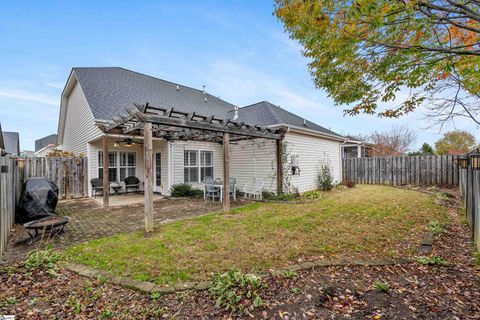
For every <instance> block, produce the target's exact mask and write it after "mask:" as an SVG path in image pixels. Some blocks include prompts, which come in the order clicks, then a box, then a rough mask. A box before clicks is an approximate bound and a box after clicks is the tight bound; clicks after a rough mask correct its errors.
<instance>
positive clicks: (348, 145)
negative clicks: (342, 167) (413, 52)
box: [342, 136, 374, 159]
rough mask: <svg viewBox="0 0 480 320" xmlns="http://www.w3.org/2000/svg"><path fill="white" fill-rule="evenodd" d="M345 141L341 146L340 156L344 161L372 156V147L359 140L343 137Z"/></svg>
mask: <svg viewBox="0 0 480 320" xmlns="http://www.w3.org/2000/svg"><path fill="white" fill-rule="evenodd" d="M345 137H346V138H347V141H346V142H345V143H343V144H342V156H343V158H344V159H351V158H368V157H371V156H372V155H373V149H374V145H373V144H371V143H368V142H365V141H362V140H361V139H359V138H356V137H352V136H345Z"/></svg>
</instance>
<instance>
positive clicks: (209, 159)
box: [200, 151, 213, 181]
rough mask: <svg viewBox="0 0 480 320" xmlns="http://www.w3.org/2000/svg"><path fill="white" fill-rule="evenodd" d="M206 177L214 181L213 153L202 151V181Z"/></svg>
mask: <svg viewBox="0 0 480 320" xmlns="http://www.w3.org/2000/svg"><path fill="white" fill-rule="evenodd" d="M206 177H210V178H212V179H213V152H212V151H200V181H204V180H205V178H206Z"/></svg>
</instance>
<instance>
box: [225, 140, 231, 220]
mask: <svg viewBox="0 0 480 320" xmlns="http://www.w3.org/2000/svg"><path fill="white" fill-rule="evenodd" d="M228 211H230V134H229V133H228V132H224V133H223V212H228Z"/></svg>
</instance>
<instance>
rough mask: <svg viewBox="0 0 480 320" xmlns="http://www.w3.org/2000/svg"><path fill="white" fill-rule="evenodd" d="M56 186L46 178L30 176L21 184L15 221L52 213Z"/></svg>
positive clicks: (20, 221) (56, 196)
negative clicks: (21, 188)
mask: <svg viewBox="0 0 480 320" xmlns="http://www.w3.org/2000/svg"><path fill="white" fill-rule="evenodd" d="M57 202H58V187H57V185H56V184H55V183H53V181H52V180H50V179H47V178H30V179H27V180H26V181H25V182H24V184H23V190H22V194H21V196H20V201H19V203H18V210H17V217H16V222H18V223H25V222H29V221H33V220H37V219H41V218H44V217H47V216H50V215H52V214H54V211H55V208H56V207H57Z"/></svg>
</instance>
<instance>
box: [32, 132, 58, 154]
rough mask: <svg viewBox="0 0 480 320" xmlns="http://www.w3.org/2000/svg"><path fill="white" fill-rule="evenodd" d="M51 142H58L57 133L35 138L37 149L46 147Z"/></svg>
mask: <svg viewBox="0 0 480 320" xmlns="http://www.w3.org/2000/svg"><path fill="white" fill-rule="evenodd" d="M49 144H55V145H56V144H57V135H56V134H51V135H49V136H46V137H43V138H40V139H38V140H35V151H38V150H40V149H42V148H45V147H46V146H48V145H49Z"/></svg>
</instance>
